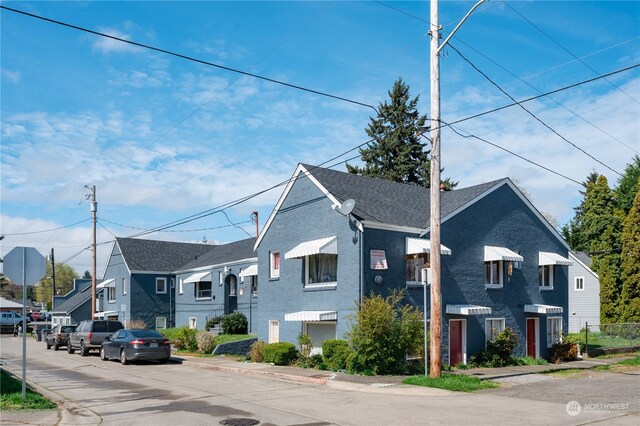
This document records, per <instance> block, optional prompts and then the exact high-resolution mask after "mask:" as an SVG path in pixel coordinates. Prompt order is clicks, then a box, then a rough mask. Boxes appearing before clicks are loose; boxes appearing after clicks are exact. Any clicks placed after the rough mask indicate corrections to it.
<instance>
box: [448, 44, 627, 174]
mask: <svg viewBox="0 0 640 426" xmlns="http://www.w3.org/2000/svg"><path fill="white" fill-rule="evenodd" d="M449 47H450V48H451V49H453V51H455V52H456V53H457V54H458V55H460V57H461V58H462V59H464V60H465V61H466V62H467V63H468V64H469V65H471V67H472V68H473V69H475V70H476V71H478V72H479V73H480V74H481V75H482V76H483V77H484V78H485V79H486V80H488V81H489V82H490V83H491V84H493V85H494V86H495V87H496V88H497V89H498V90H500V91H501V92H502V93H503V94H504V95H505V96H507V97H508V98H509V99H511V100H512V101H514V102H516V104H517V105H518V106H519V107H520V108H522V109H523V110H525V111H526V112H527V113H528V114H529V115H530V116H532V117H533V118H534V119H535V120H536V121H538V122H539V123H540V124H542V125H543V126H544V127H546V128H547V129H549V130H551V132H553V133H554V134H555V135H557V136H558V137H560V138H561V139H562V140H563V141H565V142H567V143H568V144H570V145H571V146H573V147H574V148H576V149H577V150H579V151H581V152H582V153H584V154H585V155H587V156H588V157H590V158H591V159H593V160H594V161H596V162H597V163H600V164H601V165H603V166H604V167H606V168H607V169H609V170H611V171H612V172H614V173H616V174H617V175H618V176H622V174H620V173H619V172H618V171H616V170H614V169H612V168H611V167H609V166H607V165H606V164H605V163H603V162H602V161H600V160H598V159H597V158H596V157H594V156H593V155H591V154H589V153H588V152H587V151H585V150H584V149H582V148H580V147H579V146H578V145H576V144H574V143H573V142H571V141H570V140H569V139H567V138H565V137H564V136H562V135H561V134H560V133H558V132H557V131H556V130H555V129H553V128H552V127H551V126H549V125H548V124H547V123H545V122H544V121H543V120H542V119H540V118H538V116H536V115H535V114H534V113H532V112H531V111H529V110H528V109H527V108H525V107H524V106H523V105H522V104H521V103H520V102H518V101H516V100H515V98H514V97H513V96H511V95H510V94H509V93H507V92H506V91H505V90H504V89H503V88H502V87H500V86H499V85H498V84H497V83H496V82H495V81H493V80H492V79H491V78H490V77H489V76H488V75H487V74H485V73H484V72H483V71H481V70H480V69H479V68H478V67H477V66H476V65H475V64H474V63H473V62H471V61H470V60H469V59H467V58H466V57H465V56H464V55H463V54H462V53H460V51H459V50H458V49H456V48H455V47H454V46H453V45H452V44H451V43H449Z"/></svg>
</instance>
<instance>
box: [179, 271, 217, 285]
mask: <svg viewBox="0 0 640 426" xmlns="http://www.w3.org/2000/svg"><path fill="white" fill-rule="evenodd" d="M207 278H208V279H207ZM200 281H211V271H206V272H197V273H195V274H191V275H189V276H188V277H187V278H186V279H184V280H183V281H182V283H183V284H189V283H197V282H200Z"/></svg>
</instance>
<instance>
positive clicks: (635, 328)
mask: <svg viewBox="0 0 640 426" xmlns="http://www.w3.org/2000/svg"><path fill="white" fill-rule="evenodd" d="M583 338H584V341H583V342H582V343H583V345H584V351H585V352H587V353H588V354H589V355H590V356H595V355H601V354H605V353H620V352H624V351H637V350H640V323H637V322H629V323H615V324H589V323H586V324H585V328H584V337H583ZM581 340H582V339H581Z"/></svg>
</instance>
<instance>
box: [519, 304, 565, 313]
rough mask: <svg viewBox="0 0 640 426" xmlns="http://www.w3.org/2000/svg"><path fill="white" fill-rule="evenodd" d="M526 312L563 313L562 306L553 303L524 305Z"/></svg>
mask: <svg viewBox="0 0 640 426" xmlns="http://www.w3.org/2000/svg"><path fill="white" fill-rule="evenodd" d="M524 311H525V312H531V313H533V314H561V313H562V306H551V305H524Z"/></svg>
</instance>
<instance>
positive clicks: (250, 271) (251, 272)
mask: <svg viewBox="0 0 640 426" xmlns="http://www.w3.org/2000/svg"><path fill="white" fill-rule="evenodd" d="M239 275H240V278H244V277H253V276H255V275H258V265H251V266H249V267H248V268H245V269H243V270H242V272H240V274H239Z"/></svg>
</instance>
